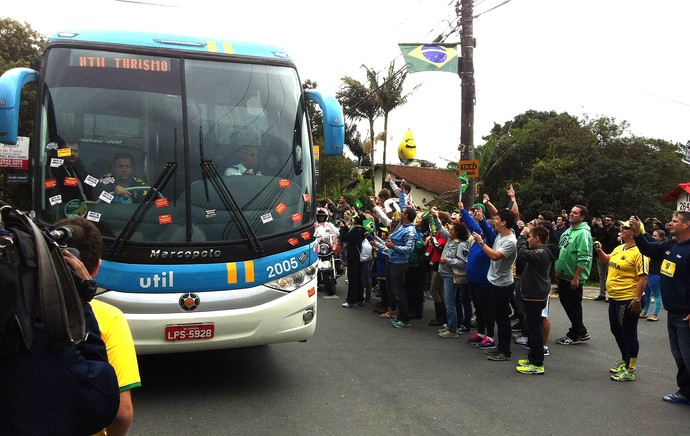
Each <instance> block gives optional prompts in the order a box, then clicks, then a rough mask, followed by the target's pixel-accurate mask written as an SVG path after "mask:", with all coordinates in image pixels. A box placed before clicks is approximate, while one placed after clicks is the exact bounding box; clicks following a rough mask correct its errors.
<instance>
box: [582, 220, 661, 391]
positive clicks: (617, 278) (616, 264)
mask: <svg viewBox="0 0 690 436" xmlns="http://www.w3.org/2000/svg"><path fill="white" fill-rule="evenodd" d="M643 231H644V230H643ZM619 238H620V239H621V240H622V241H623V244H621V245H619V246H617V247H616V248H614V249H613V251H612V252H611V254H606V253H604V252H603V251H602V250H601V246H600V245H598V246H597V245H595V248H596V250H597V254H598V255H599V256H600V257H601V259H602V260H604V261H605V262H607V263H608V265H609V271H608V273H609V274H608V278H607V279H606V291H607V292H608V294H609V324H610V325H611V333H613V337H614V338H615V339H616V344H618V348H619V349H620V352H621V360H619V361H618V362H616V364H615V365H614V367H612V368H611V370H610V371H611V373H612V375H611V380H614V381H622V382H625V381H635V365H636V363H637V354H638V352H639V351H640V342H639V340H638V338H637V322H638V320H639V319H640V318H639V313H640V311H641V310H642V306H643V302H642V298H644V288H645V286H646V285H647V274H648V264H649V260H648V259H647V258H646V257H644V256H642V254H641V253H640V251H639V250H638V248H637V245H635V240H634V239H633V232H632V230H630V223H629V222H628V221H624V222H622V223H621V231H620V236H619Z"/></svg>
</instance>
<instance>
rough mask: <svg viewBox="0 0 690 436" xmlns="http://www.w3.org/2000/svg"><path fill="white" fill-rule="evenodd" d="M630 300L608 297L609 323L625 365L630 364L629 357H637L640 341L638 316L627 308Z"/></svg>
mask: <svg viewBox="0 0 690 436" xmlns="http://www.w3.org/2000/svg"><path fill="white" fill-rule="evenodd" d="M631 301H632V300H622V301H616V300H613V299H611V298H609V325H610V326H611V333H612V334H613V337H614V338H615V339H616V344H617V345H618V349H619V350H620V352H621V360H622V361H623V362H625V366H626V367H627V366H629V365H630V359H631V358H635V359H637V354H638V353H639V351H640V341H639V340H638V339H637V322H638V321H639V320H640V316H639V315H638V314H636V313H632V311H631V310H630V309H628V305H629V304H630V302H631Z"/></svg>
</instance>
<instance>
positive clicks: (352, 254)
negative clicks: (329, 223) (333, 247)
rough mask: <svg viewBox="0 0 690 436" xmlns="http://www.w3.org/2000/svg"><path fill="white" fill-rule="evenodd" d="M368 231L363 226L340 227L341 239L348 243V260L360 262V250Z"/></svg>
mask: <svg viewBox="0 0 690 436" xmlns="http://www.w3.org/2000/svg"><path fill="white" fill-rule="evenodd" d="M366 233H367V231H366V230H364V227H362V226H354V227H352V228H351V229H348V228H347V227H346V226H342V227H341V228H340V240H341V241H342V242H343V243H347V261H348V262H355V261H356V262H359V252H360V246H361V245H362V241H363V240H364V236H365V235H366Z"/></svg>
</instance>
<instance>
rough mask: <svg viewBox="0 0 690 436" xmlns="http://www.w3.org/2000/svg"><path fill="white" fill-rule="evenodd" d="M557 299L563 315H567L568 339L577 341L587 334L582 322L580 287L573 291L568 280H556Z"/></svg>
mask: <svg viewBox="0 0 690 436" xmlns="http://www.w3.org/2000/svg"><path fill="white" fill-rule="evenodd" d="M558 299H559V300H560V301H561V305H562V306H563V310H565V314H566V315H568V319H569V320H570V324H571V327H570V329H569V330H568V333H567V335H568V337H569V338H570V339H578V338H581V337H582V336H584V335H586V334H587V327H585V324H584V323H583V322H582V285H580V286H578V287H577V288H575V289H573V288H571V287H570V280H563V279H560V278H559V279H558Z"/></svg>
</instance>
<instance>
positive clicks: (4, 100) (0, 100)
mask: <svg viewBox="0 0 690 436" xmlns="http://www.w3.org/2000/svg"><path fill="white" fill-rule="evenodd" d="M37 79H38V72H36V71H34V70H32V69H30V68H13V69H11V70H9V71H7V72H6V73H5V74H3V75H2V76H0V142H2V143H3V144H10V145H13V144H16V143H17V135H18V132H19V107H20V103H21V93H22V88H23V87H24V85H26V84H27V83H31V82H35V81H36V80H37Z"/></svg>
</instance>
